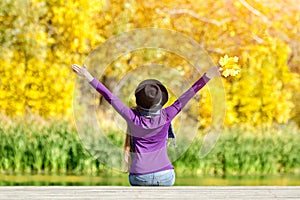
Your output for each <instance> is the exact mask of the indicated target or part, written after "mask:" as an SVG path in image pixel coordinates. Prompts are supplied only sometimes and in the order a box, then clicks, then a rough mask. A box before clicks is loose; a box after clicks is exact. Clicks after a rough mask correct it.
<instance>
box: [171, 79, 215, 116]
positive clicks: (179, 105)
mask: <svg viewBox="0 0 300 200" xmlns="http://www.w3.org/2000/svg"><path fill="white" fill-rule="evenodd" d="M209 80H210V79H209V78H208V77H207V76H206V74H204V75H203V76H202V77H201V78H200V79H198V80H197V81H196V82H195V83H194V84H193V85H192V87H190V88H189V89H188V90H187V91H186V92H184V93H183V94H182V95H181V96H180V97H179V98H178V99H177V100H176V101H175V102H174V103H173V104H172V105H170V106H169V107H167V108H166V112H167V114H168V117H169V118H170V119H173V118H174V117H175V116H176V115H177V114H178V113H179V112H180V111H181V110H182V109H183V108H184V106H185V105H186V104H187V103H188V102H189V101H190V100H191V99H192V98H193V97H194V96H195V94H196V93H197V92H198V91H199V90H200V89H201V88H203V87H204V86H205V85H206V83H207V82H208V81H209Z"/></svg>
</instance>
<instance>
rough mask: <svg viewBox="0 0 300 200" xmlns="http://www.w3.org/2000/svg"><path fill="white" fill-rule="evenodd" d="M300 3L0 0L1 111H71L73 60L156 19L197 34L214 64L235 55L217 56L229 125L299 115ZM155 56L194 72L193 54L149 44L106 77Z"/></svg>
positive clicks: (204, 101)
mask: <svg viewBox="0 0 300 200" xmlns="http://www.w3.org/2000/svg"><path fill="white" fill-rule="evenodd" d="M298 3H299V2H298V1H297V0H288V1H273V0H265V1H255V2H253V1H252V2H250V1H236V0H226V1H213V0H208V1H203V0H195V1H179V0H173V1H169V0H163V1H154V0H141V1H125V0H110V1H109V0H64V1H61V0H52V1H43V0H30V1H23V0H11V1H1V2H0V42H1V47H0V48H1V51H0V110H1V112H4V113H5V114H6V115H9V116H15V115H17V116H26V115H28V114H30V113H32V112H35V113H38V114H39V115H41V116H43V117H56V118H63V117H67V118H68V119H72V95H73V90H74V75H73V74H72V72H71V70H70V65H71V64H72V63H83V62H84V60H85V58H86V56H87V55H88V54H89V53H90V52H91V51H92V50H93V49H95V48H96V47H97V46H98V45H100V44H101V43H103V42H104V41H105V40H106V39H108V38H109V37H112V36H114V35H116V34H120V33H122V32H125V31H129V30H132V29H136V28H143V27H158V28H167V29H171V30H175V31H178V32H181V33H183V34H185V35H186V36H189V37H191V38H192V39H193V40H195V41H197V42H198V43H199V45H200V46H201V47H202V48H204V49H205V50H207V52H208V53H209V55H210V56H211V57H212V59H213V61H214V62H215V63H218V62H219V59H220V58H221V57H223V56H224V55H226V54H227V55H231V56H233V58H231V57H229V56H228V57H226V56H225V57H223V58H222V59H221V60H220V64H221V65H222V64H225V63H227V65H224V66H225V67H224V66H223V71H222V73H223V76H224V78H223V83H224V86H225V90H226V98H227V99H226V109H227V110H226V119H225V123H226V125H233V124H248V125H251V126H252V125H263V124H267V125H272V124H274V123H287V122H289V121H290V120H292V119H299V113H300V108H299V107H300V105H299V96H300V95H299V94H300V82H299V80H300V79H299V75H298V74H297V73H299V72H300V70H299V69H300V67H299V66H300V56H299V55H300V48H299V46H300V24H299V22H300V14H299V13H300V10H299V9H297V8H298V7H297V6H298ZM175 44H176V41H175V42H174V45H175ZM176 45H178V44H176ZM234 56H237V57H236V58H235V57H234ZM237 58H238V62H237ZM151 63H156V64H161V65H165V66H171V67H172V68H173V69H174V70H176V71H178V72H179V74H180V75H181V76H182V77H184V78H187V77H191V76H192V75H193V73H194V72H193V70H192V68H191V66H189V63H188V61H183V60H182V58H179V57H178V56H177V55H172V54H170V52H166V51H163V50H162V49H158V50H153V49H147V50H139V51H135V52H131V53H130V54H127V55H123V56H122V57H120V58H117V59H116V60H115V61H114V62H113V63H112V64H111V66H110V67H109V68H108V69H107V70H106V72H105V74H104V77H102V78H103V81H104V83H105V84H107V85H109V80H118V79H119V78H120V76H121V75H122V74H126V72H128V71H130V70H133V69H135V68H137V67H138V66H140V65H142V64H151ZM237 63H238V65H240V69H239V66H238V65H237ZM291 71H293V72H294V73H293V72H291ZM237 72H239V73H238V74H237ZM228 75H234V77H233V76H228ZM225 76H226V78H225ZM227 76H228V77H227ZM170 84H171V85H172V84H174V85H176V84H175V83H170ZM201 97H202V98H200V102H199V106H198V107H197V108H195V109H194V111H195V112H196V111H197V112H198V109H200V116H199V120H200V124H201V126H202V127H206V126H209V124H210V118H211V109H212V108H211V105H210V96H209V93H208V91H206V90H204V91H203V92H202V93H201ZM299 121H300V120H299Z"/></svg>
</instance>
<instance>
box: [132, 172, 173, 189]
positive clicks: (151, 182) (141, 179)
mask: <svg viewBox="0 0 300 200" xmlns="http://www.w3.org/2000/svg"><path fill="white" fill-rule="evenodd" d="M129 182H130V185H132V186H172V185H174V183H175V172H174V170H173V169H169V170H164V171H160V172H154V173H150V174H142V175H132V174H130V175H129Z"/></svg>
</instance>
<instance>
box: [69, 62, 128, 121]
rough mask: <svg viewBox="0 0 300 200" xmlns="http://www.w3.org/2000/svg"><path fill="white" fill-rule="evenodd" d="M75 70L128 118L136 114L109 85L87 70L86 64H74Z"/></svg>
mask: <svg viewBox="0 0 300 200" xmlns="http://www.w3.org/2000/svg"><path fill="white" fill-rule="evenodd" d="M72 69H73V71H74V72H75V73H76V74H77V75H79V76H81V77H84V78H85V79H86V80H87V81H88V82H89V83H90V84H91V85H92V86H93V87H94V88H95V89H96V90H97V91H98V92H99V93H100V94H101V95H102V96H103V97H104V99H105V100H106V101H108V103H110V104H111V105H112V106H113V108H114V109H115V110H116V111H117V112H118V113H119V114H120V115H121V116H122V117H123V118H124V119H125V120H126V121H128V120H131V119H132V118H133V116H134V113H133V111H132V110H131V109H130V108H128V107H127V106H126V105H125V104H123V102H122V101H121V100H120V99H119V98H118V97H117V96H115V95H114V94H113V93H112V92H111V91H110V90H109V89H108V88H107V87H105V86H104V85H103V84H102V83H101V82H99V81H98V80H97V79H95V78H94V77H93V76H92V75H91V74H90V73H89V72H88V70H87V68H86V66H85V65H83V67H81V66H79V65H76V64H73V65H72Z"/></svg>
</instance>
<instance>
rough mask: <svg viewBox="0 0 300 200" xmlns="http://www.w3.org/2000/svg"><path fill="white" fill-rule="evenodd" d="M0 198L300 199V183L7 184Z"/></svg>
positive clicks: (55, 199) (1, 190)
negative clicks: (160, 185)
mask: <svg viewBox="0 0 300 200" xmlns="http://www.w3.org/2000/svg"><path fill="white" fill-rule="evenodd" d="M0 199H1V200H2V199H3V200H4V199H5V200H10V199H22V200H23V199H36V200H44V199H54V200H58V199H62V200H66V199H126V200H131V199H173V200H175V199H184V200H186V199H219V200H220V199H233V200H237V199H254V200H256V199H258V200H265V199H293V200H296V199H300V186H225V187H224V186H173V187H128V186H38V187H34V186H8V187H7V186H4V187H0Z"/></svg>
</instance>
